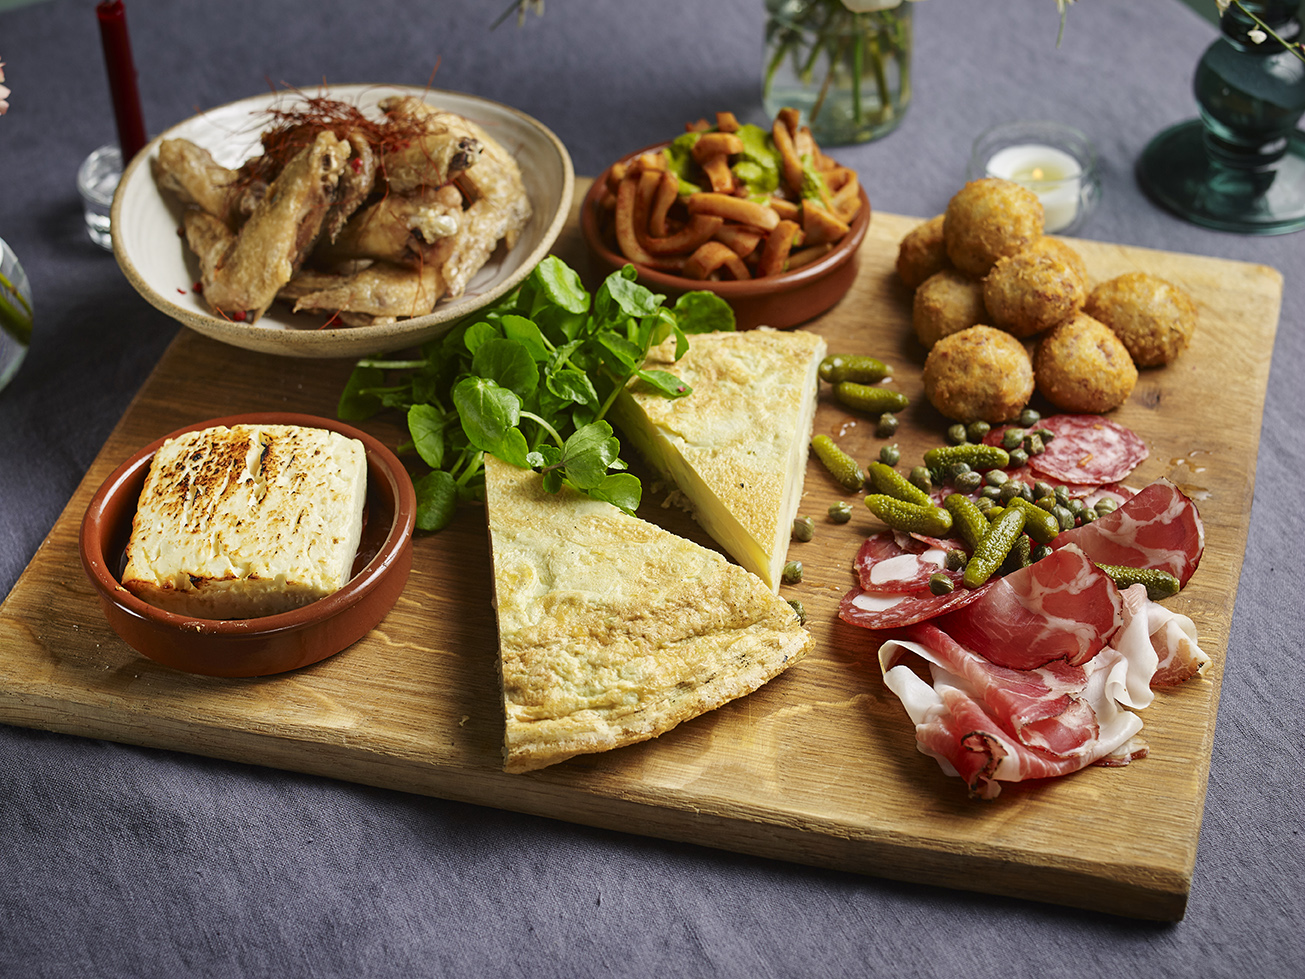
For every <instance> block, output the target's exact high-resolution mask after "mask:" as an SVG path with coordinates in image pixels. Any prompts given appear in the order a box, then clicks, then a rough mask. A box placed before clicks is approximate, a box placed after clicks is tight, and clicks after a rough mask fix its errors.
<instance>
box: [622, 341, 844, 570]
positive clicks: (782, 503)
mask: <svg viewBox="0 0 1305 979" xmlns="http://www.w3.org/2000/svg"><path fill="white" fill-rule="evenodd" d="M825 350H826V347H825V341H824V339H823V338H821V337H819V336H817V335H816V334H814V333H806V332H803V331H801V330H792V331H783V332H781V331H778V330H768V329H759V330H747V331H743V332H738V333H706V334H697V335H694V336H691V337H689V350H688V352H687V353H686V354H685V355H684V356H683V357H682V358H680V360H678V361H676V360H675V359H674V358H675V341H674V339H671V340H667V341H666V342H665V343H663V344H661V345H660V346H658V347H655V348H653V350H652V351H651V353H650V354H649V356H648V359H647V361H646V362H645V363H644V367H645V368H649V369H661V370H668V371H672V372H673V373H674V374H676V376H678V377H679V378H681V379H682V380H683V381H685V382H686V383H687V384H688V385H689V386H690V387H692V388H693V393H692V394H689V395H688V396H687V397H683V398H677V399H671V398H666V397H664V396H662V395H661V394H659V393H658V392H656V391H654V390H652V389H651V388H650V387H649V386H648V385H646V384H644V383H643V382H641V381H639V380H638V379H635V380H633V381H631V382H630V384H629V385H628V386H627V387H626V389H625V390H624V391H623V392H622V393H621V394H620V395H619V396H618V397H617V399H616V402H615V404H614V405H613V406H612V412H611V417H612V419H613V421H614V422H615V423H616V425H617V426H618V427H619V428H620V429H621V431H622V432H623V433H624V434H625V435H626V436H628V437H629V438H630V440H631V441H632V442H633V443H634V445H635V447H636V448H638V450H639V452H640V453H641V454H642V455H643V457H644V458H645V459H647V460H648V462H649V463H651V464H652V465H653V466H654V467H656V468H657V469H658V470H659V471H660V472H661V473H662V474H663V475H664V476H666V477H667V478H669V479H670V480H672V481H673V482H674V483H675V485H676V486H677V487H679V489H680V491H681V492H682V493H683V494H684V495H685V497H687V498H688V501H689V503H690V504H691V505H692V507H693V514H694V517H695V518H696V519H697V521H698V523H700V524H701V525H702V527H703V529H705V530H706V531H707V533H709V534H711V536H712V538H713V539H714V540H715V541H716V542H717V543H718V544H720V545H721V547H723V548H725V550H726V551H727V552H728V553H729V554H730V555H731V556H732V557H733V558H734V559H735V560H736V561H738V562H739V564H741V565H743V567H745V568H747V569H748V570H749V571H752V572H753V573H755V574H756V575H758V576H759V577H760V578H761V579H762V580H763V581H764V582H766V584H768V585H769V586H770V587H771V589H772V590H778V588H779V583H780V573H781V572H782V570H783V568H784V560H785V557H786V556H787V554H788V543H789V536H790V534H791V532H792V527H793V518H794V516H796V514H797V508H798V503H799V502H800V500H801V497H802V483H803V481H804V479H805V477H806V469H807V446H808V445H809V444H810V442H811V426H812V423H813V421H814V420H815V410H816V396H817V387H818V384H819V379H818V375H817V371H818V369H819V367H820V361H821V359H823V358H824V356H825Z"/></svg>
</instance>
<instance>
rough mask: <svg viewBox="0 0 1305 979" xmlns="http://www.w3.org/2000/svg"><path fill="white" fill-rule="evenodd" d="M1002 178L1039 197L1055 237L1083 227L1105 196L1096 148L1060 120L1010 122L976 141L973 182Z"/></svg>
mask: <svg viewBox="0 0 1305 979" xmlns="http://www.w3.org/2000/svg"><path fill="white" fill-rule="evenodd" d="M984 177H1001V178H1003V179H1005V180H1013V181H1015V183H1018V184H1021V185H1023V186H1025V187H1027V188H1028V189H1029V190H1031V191H1033V193H1035V194H1037V195H1038V199H1039V200H1040V201H1042V209H1043V211H1044V213H1045V216H1046V220H1045V228H1046V231H1047V232H1048V233H1050V234H1062V235H1067V234H1072V233H1073V232H1075V231H1077V230H1078V229H1079V228H1081V227H1082V226H1083V222H1084V221H1086V220H1087V218H1088V216H1089V215H1090V214H1091V213H1092V209H1093V208H1095V207H1096V204H1097V200H1098V199H1099V198H1100V196H1101V172H1100V168H1099V166H1098V164H1097V154H1096V150H1094V149H1093V148H1092V142H1091V141H1090V140H1089V139H1088V138H1087V136H1085V135H1084V134H1083V133H1081V132H1079V131H1078V130H1077V129H1075V128H1074V127H1072V126H1066V125H1064V124H1063V123H1059V122H1040V121H1029V122H1008V123H1004V124H1002V125H1000V126H994V127H993V128H992V129H989V130H988V131H987V132H986V133H984V134H983V135H982V136H980V137H979V138H978V139H976V140H975V141H974V149H973V152H971V154H970V164H969V167H968V168H967V169H966V178H967V179H968V180H980V179H982V178H984Z"/></svg>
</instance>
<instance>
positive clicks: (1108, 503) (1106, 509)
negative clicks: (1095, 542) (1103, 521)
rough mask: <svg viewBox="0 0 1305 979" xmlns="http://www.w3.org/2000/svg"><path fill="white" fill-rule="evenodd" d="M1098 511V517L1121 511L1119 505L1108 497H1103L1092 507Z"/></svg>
mask: <svg viewBox="0 0 1305 979" xmlns="http://www.w3.org/2000/svg"><path fill="white" fill-rule="evenodd" d="M1092 509H1093V510H1096V512H1097V516H1098V517H1104V516H1105V515H1106V514H1107V513H1114V512H1115V511H1116V510H1118V509H1119V504H1118V503H1116V502H1115V501H1114V500H1112V499H1111V498H1110V497H1108V496H1103V497H1102V498H1101V499H1099V500H1097V502H1096V505H1095V506H1093V507H1092Z"/></svg>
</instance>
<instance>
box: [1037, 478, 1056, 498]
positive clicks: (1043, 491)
mask: <svg viewBox="0 0 1305 979" xmlns="http://www.w3.org/2000/svg"><path fill="white" fill-rule="evenodd" d="M1055 492H1056V491H1055V490H1054V489H1052V486H1051V484H1050V483H1049V482H1047V481H1046V480H1045V479H1039V480H1035V481H1034V483H1033V495H1034V496H1035V497H1036V498H1037V499H1039V500H1040V499H1042V498H1043V497H1044V496H1052V495H1053V494H1055Z"/></svg>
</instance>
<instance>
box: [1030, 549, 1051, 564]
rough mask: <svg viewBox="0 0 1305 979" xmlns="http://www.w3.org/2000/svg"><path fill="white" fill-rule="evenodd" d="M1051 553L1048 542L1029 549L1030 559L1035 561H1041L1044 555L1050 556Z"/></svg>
mask: <svg viewBox="0 0 1305 979" xmlns="http://www.w3.org/2000/svg"><path fill="white" fill-rule="evenodd" d="M1050 555H1051V548H1050V547H1048V546H1047V545H1046V544H1038V545H1037V546H1036V547H1034V548H1032V549H1031V550H1030V551H1029V560H1031V561H1033V562H1034V563H1037V562H1038V561H1041V560H1042V559H1043V558H1044V557H1049V556H1050Z"/></svg>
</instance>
